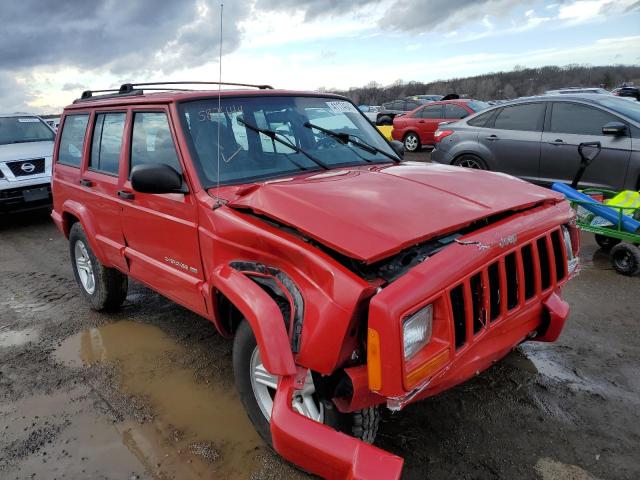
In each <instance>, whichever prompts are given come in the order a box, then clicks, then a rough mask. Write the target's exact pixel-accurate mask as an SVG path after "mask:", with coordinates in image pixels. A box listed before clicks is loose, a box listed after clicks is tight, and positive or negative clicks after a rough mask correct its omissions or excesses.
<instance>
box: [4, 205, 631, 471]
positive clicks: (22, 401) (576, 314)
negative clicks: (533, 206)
mask: <svg viewBox="0 0 640 480" xmlns="http://www.w3.org/2000/svg"><path fill="white" fill-rule="evenodd" d="M583 242H584V243H583V252H582V258H583V271H582V273H581V275H580V276H579V277H578V278H577V279H575V280H574V281H572V282H571V284H570V285H569V286H568V287H567V288H566V289H565V296H566V298H567V299H568V301H569V302H570V303H571V305H572V314H571V318H570V320H569V322H568V324H567V327H566V329H565V331H564V333H563V335H562V336H561V338H560V340H559V341H558V342H557V343H555V344H536V343H529V344H523V345H521V346H520V347H519V348H517V349H515V350H514V351H513V352H512V353H510V354H509V355H508V356H507V357H506V358H505V360H504V361H503V362H501V363H499V364H497V365H495V366H494V367H492V368H491V369H489V370H488V371H486V372H483V373H481V374H480V375H478V376H477V377H476V378H474V379H473V380H471V381H469V382H468V383H466V384H465V385H462V386H460V387H458V388H456V389H454V390H452V391H450V392H447V393H445V394H443V395H441V396H438V397H436V398H434V399H431V400H427V401H424V402H422V403H419V404H416V405H411V406H409V407H408V408H406V409H405V410H404V411H402V412H400V413H396V414H393V415H392V414H390V413H389V412H385V413H384V416H383V423H382V425H381V429H380V434H379V437H378V439H377V441H376V444H377V445H378V446H380V447H382V448H385V449H388V450H390V451H392V452H393V453H395V454H397V455H401V456H403V457H404V458H405V469H404V477H403V478H409V479H414V478H415V479H422V478H432V479H445V478H446V479H448V478H468V479H476V478H478V479H485V478H486V479H492V478H504V479H512V478H525V479H526V478H539V479H545V480H546V479H565V478H568V479H593V478H600V479H626V478H628V479H635V478H640V346H639V342H638V336H639V335H638V333H639V332H640V314H639V313H638V312H640V278H625V277H622V276H620V275H617V274H616V273H615V272H614V271H613V270H612V269H611V268H610V266H609V264H608V259H607V256H606V254H605V253H604V252H602V251H601V250H598V248H597V246H596V245H595V244H594V243H593V241H592V240H591V238H590V237H589V236H587V235H583ZM0 478H2V479H13V478H17V479H22V478H36V479H37V478H46V479H54V478H56V479H61V478H71V479H75V478H105V479H107V478H108V479H128V478H141V479H143V478H155V479H190V478H255V479H262V478H265V479H270V478H308V477H307V476H306V475H304V474H302V473H300V472H299V471H297V470H295V469H294V468H292V467H291V466H289V465H287V464H286V463H284V462H282V461H281V460H280V459H278V457H277V456H276V455H275V454H273V453H272V452H271V451H269V450H268V449H267V448H266V447H265V446H264V445H263V444H262V442H261V441H260V439H259V438H258V436H257V435H256V434H255V433H254V431H253V429H252V428H251V425H250V424H249V422H248V420H247V419H246V417H245V414H244V411H243V410H242V407H241V405H240V403H239V400H238V398H237V396H236V394H235V391H234V388H233V380H232V371H231V344H230V343H229V342H228V341H227V340H224V339H222V338H220V337H219V336H218V335H217V334H216V333H215V331H214V328H213V326H212V325H211V324H209V323H208V322H207V321H206V320H204V319H202V318H200V317H198V316H196V315H194V314H192V313H190V312H188V311H186V310H185V309H183V308H181V307H179V306H177V305H176V304H174V303H172V302H170V301H168V300H166V299H164V298H163V297H161V296H159V295H157V294H155V293H153V292H151V291H149V290H147V289H145V288H143V287H141V286H139V285H136V284H132V285H131V286H130V289H129V295H128V298H127V301H126V303H125V305H124V307H123V308H122V309H121V310H120V311H118V312H117V313H112V314H100V313H96V312H93V311H91V310H89V308H88V307H87V305H86V304H85V303H84V302H83V300H82V298H81V297H80V295H79V290H78V287H77V285H76V284H75V281H74V279H73V276H72V272H71V268H70V263H69V259H68V247H67V243H66V241H65V239H64V238H63V237H62V236H61V235H60V234H59V233H58V232H57V230H56V229H55V227H54V225H53V224H52V222H51V221H50V219H49V217H48V214H47V213H46V212H40V213H30V214H22V215H19V216H12V217H3V218H0Z"/></svg>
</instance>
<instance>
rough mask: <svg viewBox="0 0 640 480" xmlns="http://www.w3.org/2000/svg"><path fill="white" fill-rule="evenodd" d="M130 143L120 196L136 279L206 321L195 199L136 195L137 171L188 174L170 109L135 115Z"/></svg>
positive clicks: (129, 259)
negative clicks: (152, 168) (151, 168)
mask: <svg viewBox="0 0 640 480" xmlns="http://www.w3.org/2000/svg"><path fill="white" fill-rule="evenodd" d="M131 114H132V120H131V126H130V129H129V136H128V142H127V155H126V162H127V165H126V172H127V174H126V175H125V179H124V182H123V188H122V190H121V191H120V196H121V199H122V201H123V213H122V232H123V233H124V237H125V239H126V242H127V243H126V244H127V247H126V249H125V255H126V257H127V259H128V262H129V268H130V272H131V275H132V276H133V277H134V278H136V279H138V280H140V281H142V282H143V283H145V284H147V285H148V286H150V287H151V288H153V289H155V290H157V291H159V292H162V294H163V295H165V296H167V297H169V298H171V299H172V300H174V301H176V302H178V303H181V304H182V305H185V306H186V307H188V308H190V309H192V310H194V311H196V312H198V313H200V314H202V315H206V313H207V312H206V307H205V303H204V297H203V295H202V292H201V291H200V286H201V285H202V282H203V280H204V277H203V274H202V262H201V259H200V244H199V241H198V210H197V205H196V199H195V197H194V196H193V195H192V194H191V193H187V194H183V193H170V194H150V193H140V192H134V191H133V189H132V188H131V181H130V172H131V169H132V168H133V167H135V166H136V165H144V164H154V163H164V164H167V165H169V166H171V167H173V168H174V169H175V170H176V171H178V173H180V174H183V172H184V170H183V167H182V161H181V159H180V152H179V151H178V149H176V144H177V143H176V141H175V132H174V131H173V128H172V127H171V125H170V122H169V111H168V109H166V108H165V107H164V106H159V107H154V108H145V109H144V110H142V109H140V110H136V109H134V110H133V111H132V112H131Z"/></svg>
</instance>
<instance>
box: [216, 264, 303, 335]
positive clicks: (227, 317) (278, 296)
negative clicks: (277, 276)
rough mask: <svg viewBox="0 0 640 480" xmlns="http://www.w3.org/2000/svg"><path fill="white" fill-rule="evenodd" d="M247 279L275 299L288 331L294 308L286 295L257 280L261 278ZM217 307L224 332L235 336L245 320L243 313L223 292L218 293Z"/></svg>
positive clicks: (269, 284)
mask: <svg viewBox="0 0 640 480" xmlns="http://www.w3.org/2000/svg"><path fill="white" fill-rule="evenodd" d="M247 278H249V280H251V281H253V282H254V283H255V284H256V285H258V286H259V287H260V288H261V289H262V290H264V291H265V292H266V293H267V295H269V296H270V297H271V298H272V299H273V301H274V302H275V303H276V305H278V308H279V309H280V311H281V312H282V317H283V318H284V322H285V327H286V328H287V331H288V330H289V325H290V319H291V311H292V306H291V303H290V301H289V300H288V299H287V298H286V296H285V295H284V293H283V292H282V291H280V289H279V288H278V287H277V286H275V287H274V286H272V284H271V283H268V282H264V281H259V280H257V279H258V278H261V277H252V276H250V275H247ZM216 307H217V315H218V318H219V319H220V325H221V326H222V328H224V330H225V331H226V332H227V333H229V334H232V335H233V334H235V333H236V330H237V329H238V327H239V326H240V323H241V322H242V320H243V319H244V315H243V314H242V312H241V311H240V310H239V309H238V307H236V306H235V305H234V304H233V303H232V302H231V300H229V299H228V298H227V297H226V296H225V295H224V294H223V293H221V292H217V293H216Z"/></svg>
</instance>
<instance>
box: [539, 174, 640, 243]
mask: <svg viewBox="0 0 640 480" xmlns="http://www.w3.org/2000/svg"><path fill="white" fill-rule="evenodd" d="M551 188H552V189H553V190H555V191H556V192H560V193H562V194H563V195H564V196H565V197H567V199H568V200H577V201H580V202H585V203H581V204H580V206H581V207H582V208H584V209H586V210H589V211H590V212H592V213H594V214H596V215H598V216H600V217H602V218H605V219H607V220H609V221H610V222H611V223H612V224H614V225H618V222H620V226H621V228H622V229H623V230H625V231H627V232H629V233H638V231H640V222H639V221H637V220H634V219H633V218H631V217H629V216H627V215H622V219H620V213H619V211H618V210H616V209H613V208H610V207H607V206H606V205H602V204H601V203H598V202H596V201H595V200H594V199H593V198H591V197H590V196H588V195H585V194H584V193H581V192H579V191H577V190H574V189H573V188H571V187H570V186H568V185H565V184H564V183H554V184H553V185H551Z"/></svg>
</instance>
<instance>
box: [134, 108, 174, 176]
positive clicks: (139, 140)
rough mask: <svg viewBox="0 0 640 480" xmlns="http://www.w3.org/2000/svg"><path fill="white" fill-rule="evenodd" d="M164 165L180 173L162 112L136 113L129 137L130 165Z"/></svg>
mask: <svg viewBox="0 0 640 480" xmlns="http://www.w3.org/2000/svg"><path fill="white" fill-rule="evenodd" d="M148 163H164V164H165V165H169V166H170V167H173V168H174V169H175V170H176V172H178V173H182V168H181V167H180V162H179V160H178V155H177V154H176V148H175V146H174V144H173V138H172V137H171V130H169V121H168V119H167V115H166V114H165V113H164V112H136V113H135V114H134V117H133V134H132V136H131V165H130V168H131V169H133V167H135V166H136V165H144V164H148Z"/></svg>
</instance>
